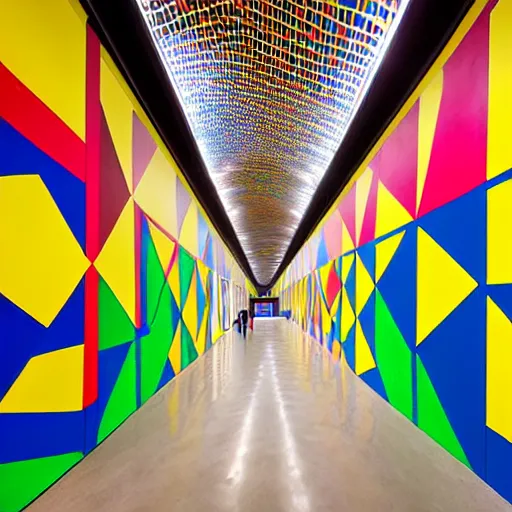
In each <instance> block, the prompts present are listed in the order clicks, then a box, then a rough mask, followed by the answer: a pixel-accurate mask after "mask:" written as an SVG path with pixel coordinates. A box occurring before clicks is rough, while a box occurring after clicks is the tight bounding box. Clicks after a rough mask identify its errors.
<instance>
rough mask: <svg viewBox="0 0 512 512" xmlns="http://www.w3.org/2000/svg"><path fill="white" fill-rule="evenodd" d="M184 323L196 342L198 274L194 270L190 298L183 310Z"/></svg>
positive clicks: (187, 299)
mask: <svg viewBox="0 0 512 512" xmlns="http://www.w3.org/2000/svg"><path fill="white" fill-rule="evenodd" d="M182 316H183V322H185V325H186V326H187V329H188V332H189V333H190V335H191V336H192V340H193V341H194V342H195V341H196V336H197V272H196V270H194V273H193V274H192V280H191V282H190V288H189V292H188V296H187V298H186V300H185V305H184V307H183V310H182Z"/></svg>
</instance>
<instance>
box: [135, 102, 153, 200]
mask: <svg viewBox="0 0 512 512" xmlns="http://www.w3.org/2000/svg"><path fill="white" fill-rule="evenodd" d="M155 151H156V142H155V141H154V140H153V137H151V135H150V134H149V132H148V130H147V129H146V127H145V126H144V125H143V124H142V123H141V121H140V119H139V118H138V116H137V114H136V113H135V112H134V113H133V146H132V159H133V189H134V190H135V189H136V188H137V185H138V184H139V182H140V179H141V178H142V176H143V175H144V172H146V168H147V166H148V165H149V162H151V159H152V158H153V155H154V154H155Z"/></svg>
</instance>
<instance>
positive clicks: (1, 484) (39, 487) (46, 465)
mask: <svg viewBox="0 0 512 512" xmlns="http://www.w3.org/2000/svg"><path fill="white" fill-rule="evenodd" d="M82 458H83V454H81V453H79V452H74V453H65V454H63V455H55V456H53V457H44V458H41V459H30V460H22V461H19V462H9V463H7V464H0V510H1V511H2V512H18V511H19V510H21V509H22V508H24V507H26V506H27V505H28V504H29V503H30V502H31V501H32V500H34V499H35V498H37V497H38V496H39V495H40V494H41V493H42V492H43V491H45V490H46V489H47V488H48V487H49V486H50V485H52V484H53V483H54V482H55V481H56V480H58V479H59V478H60V477H61V476H62V475H63V474H64V473H65V472H66V471H68V469H70V468H71V467H73V466H74V465H75V464H76V463H77V462H78V461H80V460H81V459H82Z"/></svg>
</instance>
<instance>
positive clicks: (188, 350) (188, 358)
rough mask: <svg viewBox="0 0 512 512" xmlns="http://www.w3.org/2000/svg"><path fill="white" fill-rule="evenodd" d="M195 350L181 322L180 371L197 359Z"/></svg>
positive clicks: (190, 337)
mask: <svg viewBox="0 0 512 512" xmlns="http://www.w3.org/2000/svg"><path fill="white" fill-rule="evenodd" d="M197 355H198V354H197V350H196V347H195V345H194V341H193V340H192V336H190V333H189V332H188V329H187V328H186V326H185V323H184V322H181V369H182V370H184V369H185V368H186V367H187V366H188V365H189V364H190V363H192V362H193V361H195V360H196V359H197Z"/></svg>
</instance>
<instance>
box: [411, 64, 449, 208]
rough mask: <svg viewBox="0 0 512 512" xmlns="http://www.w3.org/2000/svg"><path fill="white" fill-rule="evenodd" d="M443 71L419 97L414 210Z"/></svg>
mask: <svg viewBox="0 0 512 512" xmlns="http://www.w3.org/2000/svg"><path fill="white" fill-rule="evenodd" d="M443 77H444V75H443V71H442V70H441V71H439V73H437V75H435V77H434V78H433V80H432V81H431V82H430V84H429V86H428V87H427V88H426V89H425V92H424V93H423V94H422V95H421V97H420V112H419V120H418V186H417V191H416V211H418V210H419V208H420V203H421V196H422V194H423V187H424V186H425V180H426V179H427V172H428V165H429V163H430V153H431V151H432V144H433V143H434V135H435V133H436V125H437V117H438V116H439V107H440V106H441V97H442V95H443Z"/></svg>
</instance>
